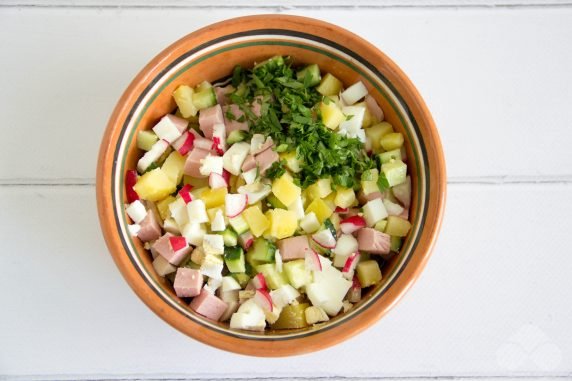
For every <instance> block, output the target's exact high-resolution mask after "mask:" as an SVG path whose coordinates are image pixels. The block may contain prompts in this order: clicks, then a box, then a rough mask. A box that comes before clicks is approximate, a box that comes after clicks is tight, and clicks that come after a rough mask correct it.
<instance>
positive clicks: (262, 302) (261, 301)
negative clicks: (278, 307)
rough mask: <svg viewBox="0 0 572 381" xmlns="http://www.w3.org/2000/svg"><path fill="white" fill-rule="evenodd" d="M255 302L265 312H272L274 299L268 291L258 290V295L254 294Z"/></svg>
mask: <svg viewBox="0 0 572 381" xmlns="http://www.w3.org/2000/svg"><path fill="white" fill-rule="evenodd" d="M254 302H255V303H256V304H258V306H259V307H260V308H262V309H263V310H264V311H270V312H272V297H271V296H270V294H269V293H268V291H266V290H263V289H258V290H256V293H255V294H254Z"/></svg>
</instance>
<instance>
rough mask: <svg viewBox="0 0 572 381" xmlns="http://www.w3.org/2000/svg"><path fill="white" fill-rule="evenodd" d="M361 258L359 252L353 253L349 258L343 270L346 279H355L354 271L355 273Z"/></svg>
mask: <svg viewBox="0 0 572 381" xmlns="http://www.w3.org/2000/svg"><path fill="white" fill-rule="evenodd" d="M359 257H360V254H359V252H356V253H352V254H351V255H350V256H349V257H348V259H347V260H346V263H345V265H344V267H343V268H342V275H343V276H344V278H346V279H348V280H349V279H352V278H353V276H354V271H355V269H356V266H357V264H358V262H359Z"/></svg>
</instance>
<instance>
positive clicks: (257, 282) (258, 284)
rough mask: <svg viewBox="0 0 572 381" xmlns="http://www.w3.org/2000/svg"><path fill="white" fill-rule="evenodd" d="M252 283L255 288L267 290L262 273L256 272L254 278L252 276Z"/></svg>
mask: <svg viewBox="0 0 572 381" xmlns="http://www.w3.org/2000/svg"><path fill="white" fill-rule="evenodd" d="M252 285H253V286H254V289H256V290H267V289H268V285H267V284H266V278H264V275H263V274H262V273H258V274H256V276H255V277H254V278H252Z"/></svg>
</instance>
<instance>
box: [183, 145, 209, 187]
mask: <svg viewBox="0 0 572 381" xmlns="http://www.w3.org/2000/svg"><path fill="white" fill-rule="evenodd" d="M195 142H196V140H195ZM208 154H209V151H207V150H204V149H200V148H198V147H195V148H193V150H192V151H191V152H190V153H189V156H187V161H185V168H184V170H183V172H184V173H185V175H188V176H192V177H196V178H204V177H207V176H204V175H202V174H201V171H200V168H201V160H203V159H204V158H205V157H207V155H208Z"/></svg>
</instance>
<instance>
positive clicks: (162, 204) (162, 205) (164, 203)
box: [156, 196, 175, 220]
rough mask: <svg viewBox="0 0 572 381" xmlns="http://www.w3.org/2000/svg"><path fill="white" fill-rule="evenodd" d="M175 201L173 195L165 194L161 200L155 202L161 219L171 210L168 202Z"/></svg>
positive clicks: (167, 216)
mask: <svg viewBox="0 0 572 381" xmlns="http://www.w3.org/2000/svg"><path fill="white" fill-rule="evenodd" d="M173 201H175V197H173V196H167V197H165V198H164V199H162V200H161V201H159V202H157V204H156V205H157V210H158V211H159V215H160V216H161V219H163V220H166V219H167V218H169V217H170V216H171V211H170V210H169V204H171V203H172V202H173Z"/></svg>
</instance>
